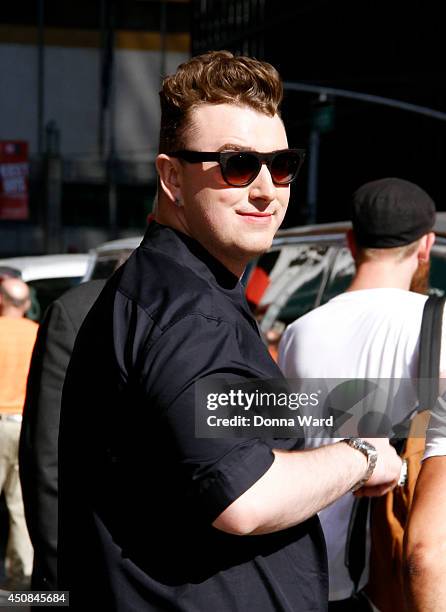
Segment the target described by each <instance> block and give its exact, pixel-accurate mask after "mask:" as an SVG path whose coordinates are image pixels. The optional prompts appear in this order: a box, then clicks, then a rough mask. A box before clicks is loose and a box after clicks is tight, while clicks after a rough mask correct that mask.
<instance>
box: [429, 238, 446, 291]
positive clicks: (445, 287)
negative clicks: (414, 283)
mask: <svg viewBox="0 0 446 612" xmlns="http://www.w3.org/2000/svg"><path fill="white" fill-rule="evenodd" d="M444 248H445V247H443V248H442V249H441V250H440V249H436V250H435V252H434V251H433V252H432V255H431V268H430V275H429V285H430V287H431V291H430V293H436V294H437V295H445V294H446V251H444V250H443V249H444Z"/></svg>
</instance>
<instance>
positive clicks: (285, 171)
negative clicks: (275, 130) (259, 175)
mask: <svg viewBox="0 0 446 612" xmlns="http://www.w3.org/2000/svg"><path fill="white" fill-rule="evenodd" d="M300 161H301V160H300V156H299V154H298V153H296V152H294V151H284V152H283V153H278V154H277V155H276V156H275V157H274V159H273V161H272V163H271V174H272V177H273V180H274V182H275V183H277V184H278V185H288V184H289V183H291V182H292V181H293V180H294V179H295V178H296V175H297V172H298V170H299V167H300Z"/></svg>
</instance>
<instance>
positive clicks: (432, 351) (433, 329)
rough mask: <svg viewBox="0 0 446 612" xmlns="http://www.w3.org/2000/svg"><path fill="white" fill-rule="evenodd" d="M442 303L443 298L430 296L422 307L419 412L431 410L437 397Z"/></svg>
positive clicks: (443, 301)
mask: <svg viewBox="0 0 446 612" xmlns="http://www.w3.org/2000/svg"><path fill="white" fill-rule="evenodd" d="M444 303H445V297H444V296H443V297H439V296H437V295H431V296H430V297H429V298H428V299H427V301H426V303H425V305H424V310H423V319H422V322H421V333H420V349H419V357H418V379H419V381H418V401H419V408H418V411H419V412H420V411H421V410H430V409H431V408H433V407H434V405H435V402H436V401H437V397H438V385H439V380H438V379H439V374H440V352H441V332H442V322H443V309H444Z"/></svg>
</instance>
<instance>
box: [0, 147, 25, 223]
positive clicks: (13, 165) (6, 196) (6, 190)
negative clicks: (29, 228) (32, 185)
mask: <svg viewBox="0 0 446 612" xmlns="http://www.w3.org/2000/svg"><path fill="white" fill-rule="evenodd" d="M28 177H29V164H28V143H27V142H24V141H19V140H9V141H5V140H3V141H0V219H27V218H28Z"/></svg>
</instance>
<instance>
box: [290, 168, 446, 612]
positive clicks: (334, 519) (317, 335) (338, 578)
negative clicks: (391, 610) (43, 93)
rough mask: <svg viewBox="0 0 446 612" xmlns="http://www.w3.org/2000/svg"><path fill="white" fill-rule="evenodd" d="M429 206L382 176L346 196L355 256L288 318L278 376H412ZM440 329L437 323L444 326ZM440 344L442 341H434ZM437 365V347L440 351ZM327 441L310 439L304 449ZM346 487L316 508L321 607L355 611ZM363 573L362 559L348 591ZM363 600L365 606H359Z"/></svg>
mask: <svg viewBox="0 0 446 612" xmlns="http://www.w3.org/2000/svg"><path fill="white" fill-rule="evenodd" d="M434 222H435V205H434V203H433V201H432V200H431V198H430V197H429V196H428V195H427V193H425V192H424V191H423V190H422V189H420V188H419V187H418V186H417V185H414V184H412V183H410V182H408V181H404V180H401V179H396V178H390V179H381V180H378V181H373V182H371V183H367V184H365V185H363V186H362V187H360V188H359V189H358V190H357V191H356V192H355V194H354V195H353V205H352V224H353V230H352V231H350V232H349V235H348V241H349V246H350V249H351V251H352V254H353V257H354V259H355V262H356V268H357V269H356V275H355V277H354V279H353V281H352V283H351V285H350V287H349V289H348V290H347V291H346V292H345V293H343V294H341V295H339V296H337V297H335V298H334V299H332V300H330V301H329V302H328V303H327V304H324V305H323V306H321V307H319V308H316V309H315V310H313V311H312V312H310V313H308V314H306V315H305V316H303V317H301V318H300V319H298V320H297V321H295V322H294V323H293V324H291V325H290V326H289V327H288V328H287V330H286V331H285V333H284V335H283V338H282V341H281V344H280V348H279V365H280V366H281V368H282V370H283V372H284V374H285V375H286V376H287V377H288V378H299V379H306V378H320V379H322V378H325V379H333V378H335V379H351V378H368V379H370V378H379V379H383V378H386V379H389V378H391V379H410V378H416V376H417V367H418V348H419V335H420V328H421V319H422V314H423V307H424V303H425V301H426V299H427V296H426V295H423V294H421V293H415V292H413V291H410V289H411V287H412V286H413V284H414V283H415V284H417V285H418V286H419V285H421V286H423V285H425V286H426V287H427V279H428V272H429V255H430V250H431V247H432V245H433V243H434V240H435V235H434V233H433V232H432V231H431V230H432V228H433V225H434ZM445 328H446V326H445ZM444 346H445V348H446V343H444ZM442 364H443V365H446V351H443V352H442ZM416 405H417V397H416V393H415V389H414V387H412V386H411V385H407V386H406V387H405V393H403V394H400V395H399V396H398V398H396V399H395V401H393V402H392V403H391V406H390V409H389V411H388V412H387V413H386V415H387V416H388V417H389V419H390V421H391V423H392V425H395V424H397V423H400V422H401V421H403V420H404V419H405V418H406V417H407V416H408V415H409V414H410V413H411V412H412V411H413V410H414V409H415V408H416ZM333 441H335V440H334V439H331V440H327V439H321V438H318V439H316V438H314V439H310V440H308V441H307V445H308V446H310V447H311V446H320V445H323V444H327V443H329V442H333ZM353 501H354V497H353V495H352V494H351V493H348V494H346V495H344V496H343V497H342V498H340V499H339V500H338V501H336V502H335V503H333V504H332V505H331V506H328V507H327V508H325V509H324V510H322V511H321V512H320V513H319V517H320V520H321V523H322V527H323V530H324V535H325V538H326V542H327V550H328V560H329V575H330V606H331V607H330V609H332V610H333V611H334V610H342V611H343V612H344V611H346V610H365V609H367V607H368V604H367V603H361V601H358V600H357V599H356V598H353V599H352V594H353V592H354V584H353V582H352V580H351V579H350V575H349V572H348V569H347V567H346V565H345V549H346V540H347V530H348V524H349V519H350V514H351V510H352V506H353ZM367 579H368V563H367V562H366V567H365V569H364V572H363V574H362V576H361V579H360V581H359V585H358V590H360V589H361V588H363V587H364V586H365V584H366V583H367ZM364 606H365V607H364Z"/></svg>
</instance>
